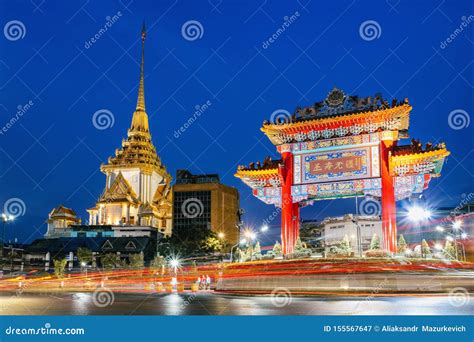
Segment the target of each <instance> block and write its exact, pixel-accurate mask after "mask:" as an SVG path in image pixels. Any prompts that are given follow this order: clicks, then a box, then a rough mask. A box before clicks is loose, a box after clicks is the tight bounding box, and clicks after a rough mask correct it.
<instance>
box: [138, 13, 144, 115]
mask: <svg viewBox="0 0 474 342" xmlns="http://www.w3.org/2000/svg"><path fill="white" fill-rule="evenodd" d="M145 38H146V28H145V22H143V27H142V62H141V64H140V85H139V86H138V99H137V109H136V110H142V111H145Z"/></svg>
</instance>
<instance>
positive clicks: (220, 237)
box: [217, 232, 225, 240]
mask: <svg viewBox="0 0 474 342" xmlns="http://www.w3.org/2000/svg"><path fill="white" fill-rule="evenodd" d="M217 237H218V238H219V239H221V240H222V239H223V238H224V237H225V234H224V233H223V232H219V234H217Z"/></svg>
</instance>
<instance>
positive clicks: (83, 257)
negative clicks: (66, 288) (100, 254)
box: [77, 247, 93, 265]
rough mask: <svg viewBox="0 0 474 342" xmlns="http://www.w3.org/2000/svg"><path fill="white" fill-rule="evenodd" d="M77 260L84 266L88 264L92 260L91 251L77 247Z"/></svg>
mask: <svg viewBox="0 0 474 342" xmlns="http://www.w3.org/2000/svg"><path fill="white" fill-rule="evenodd" d="M77 259H78V260H79V262H80V263H81V265H82V263H84V264H86V265H87V264H89V263H90V262H92V260H93V256H92V251H91V250H90V249H89V248H86V247H79V248H78V249H77Z"/></svg>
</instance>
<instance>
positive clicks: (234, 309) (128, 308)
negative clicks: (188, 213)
mask: <svg viewBox="0 0 474 342" xmlns="http://www.w3.org/2000/svg"><path fill="white" fill-rule="evenodd" d="M473 312H474V298H473V296H472V295H471V297H470V298H469V295H468V296H467V297H463V298H454V299H453V297H449V296H447V295H441V296H420V295H418V296H417V295H413V296H396V297H371V296H369V297H367V296H362V297H339V296H337V297H312V298H301V297H293V298H291V297H280V298H271V297H261V296H258V297H242V296H231V295H222V294H215V293H210V292H207V293H198V294H193V293H179V294H177V293H172V294H164V293H163V294H149V295H147V294H124V293H102V295H101V296H97V295H95V296H94V294H93V293H91V292H87V293H74V294H72V293H60V294H31V293H23V294H15V293H7V292H3V293H0V315H470V314H472V313H473Z"/></svg>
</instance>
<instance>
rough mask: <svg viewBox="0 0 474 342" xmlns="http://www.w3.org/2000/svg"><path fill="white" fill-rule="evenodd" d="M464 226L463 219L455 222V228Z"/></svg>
mask: <svg viewBox="0 0 474 342" xmlns="http://www.w3.org/2000/svg"><path fill="white" fill-rule="evenodd" d="M461 226H462V221H460V220H457V221H454V222H453V229H460V228H461Z"/></svg>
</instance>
